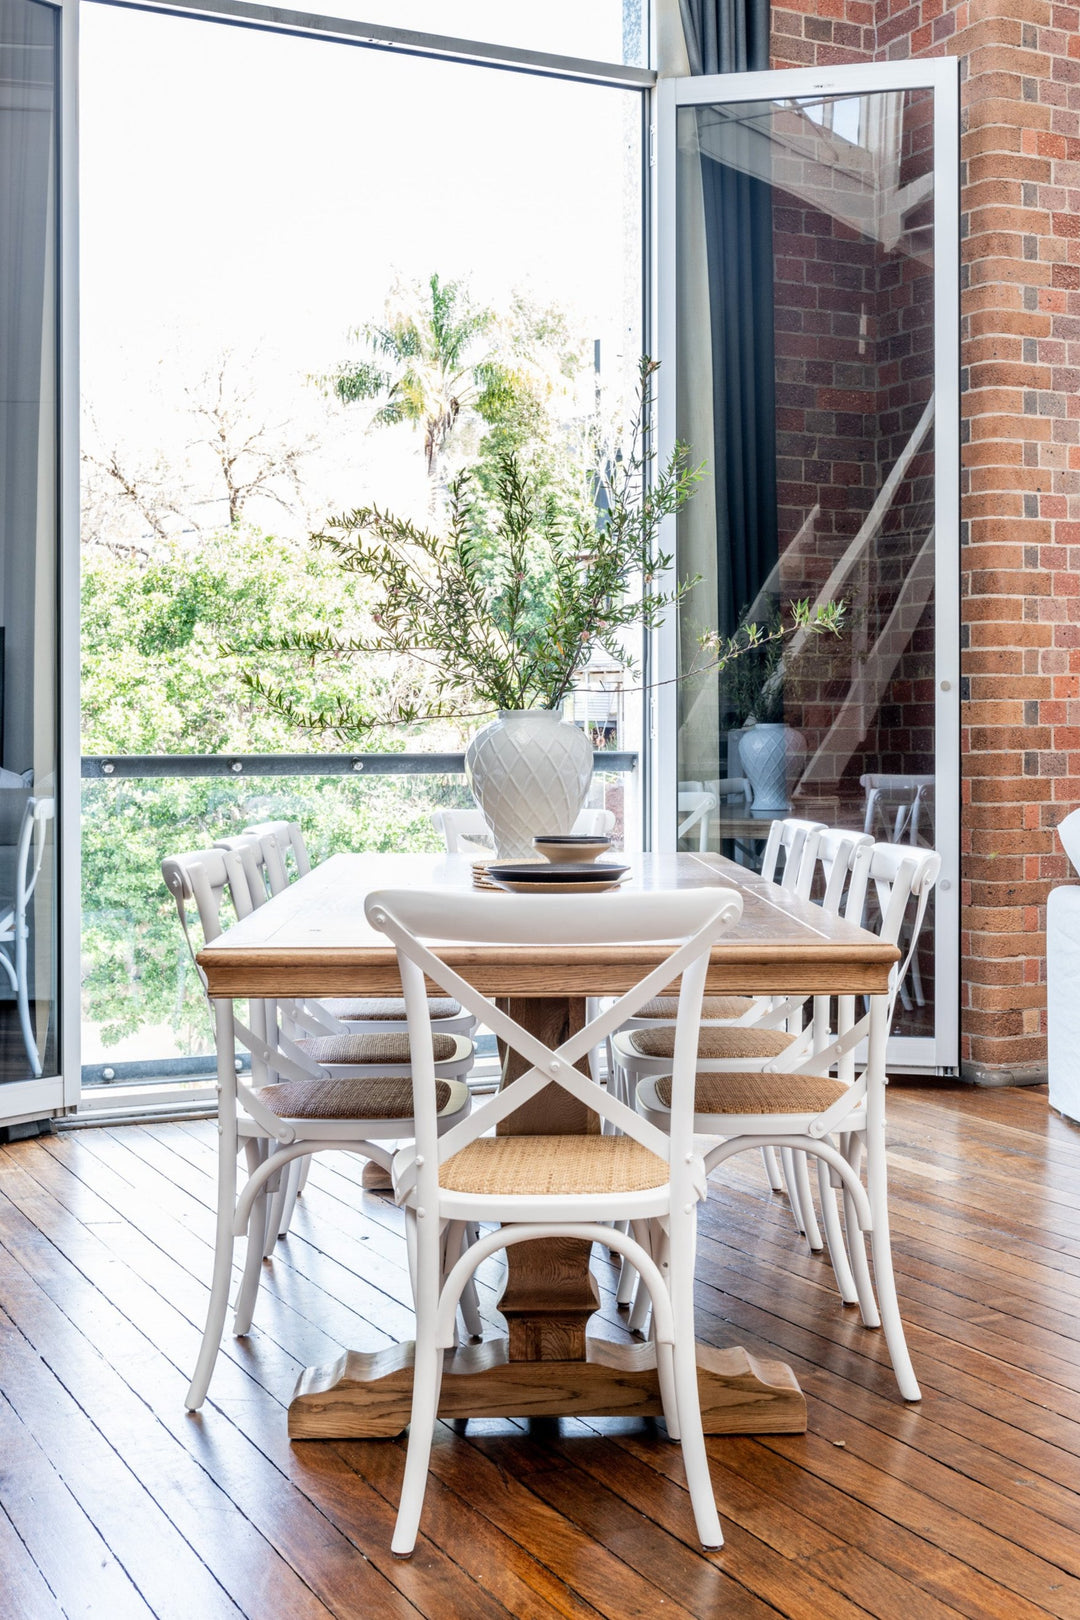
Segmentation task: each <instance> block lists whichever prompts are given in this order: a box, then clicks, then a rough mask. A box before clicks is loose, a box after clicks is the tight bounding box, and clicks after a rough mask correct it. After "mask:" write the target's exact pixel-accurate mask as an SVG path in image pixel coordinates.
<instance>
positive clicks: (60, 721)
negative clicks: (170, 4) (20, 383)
mask: <svg viewBox="0 0 1080 1620" xmlns="http://www.w3.org/2000/svg"><path fill="white" fill-rule="evenodd" d="M36 3H37V4H41V5H46V6H48V7H49V9H50V10H52V11H54V12H56V13H58V14H59V17H60V75H59V94H60V106H59V116H58V120H57V129H58V147H59V151H58V161H57V165H56V171H55V172H56V176H57V181H58V187H59V198H58V207H57V209H56V214H55V216H54V217H55V223H56V226H57V228H58V230H59V233H60V239H59V245H58V252H57V257H56V265H57V276H58V289H57V319H58V327H59V332H58V340H59V347H58V353H57V364H56V387H57V389H58V394H59V405H58V433H59V467H58V482H59V491H58V515H59V530H60V535H59V555H58V558H57V570H56V582H57V632H56V634H57V640H56V659H57V694H58V697H57V710H58V712H57V716H56V724H57V747H56V757H57V791H56V798H57V816H56V821H55V823H54V827H55V837H56V849H55V874H56V879H55V881H56V899H55V906H56V919H57V932H58V937H57V942H56V953H57V954H56V963H57V969H56V986H55V997H56V999H55V1003H54V1011H53V1016H54V1018H55V1019H56V1027H57V1033H58V1039H57V1041H56V1042H55V1043H54V1046H55V1050H56V1053H57V1059H58V1067H57V1070H56V1072H54V1073H52V1074H43V1075H42V1076H41V1077H40V1078H39V1079H28V1080H13V1081H5V1082H3V1083H0V1125H10V1124H18V1123H20V1122H21V1121H23V1120H32V1119H41V1118H44V1117H47V1116H51V1115H56V1114H63V1113H70V1112H72V1111H73V1110H74V1109H75V1107H76V1105H77V1104H78V1101H79V1090H80V1086H81V1063H80V1048H79V1033H80V1032H79V979H80V973H79V927H80V908H79V893H80V881H79V817H80V800H81V792H80V787H81V784H80V772H81V761H80V746H79V717H80V715H79V369H78V144H77V132H78V122H77V121H78V88H77V87H78V54H79V52H78V0H36Z"/></svg>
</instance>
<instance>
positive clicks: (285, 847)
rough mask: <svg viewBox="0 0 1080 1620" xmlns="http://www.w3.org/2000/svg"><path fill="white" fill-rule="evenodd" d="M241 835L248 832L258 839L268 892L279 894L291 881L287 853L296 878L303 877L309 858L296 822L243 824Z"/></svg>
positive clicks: (309, 864)
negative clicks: (264, 866) (290, 858)
mask: <svg viewBox="0 0 1080 1620" xmlns="http://www.w3.org/2000/svg"><path fill="white" fill-rule="evenodd" d="M244 834H245V835H247V834H251V835H253V836H254V837H256V838H257V839H258V840H259V843H260V845H261V847H262V852H263V860H264V862H265V865H266V878H267V882H268V883H269V885H270V893H271V894H280V893H281V891H282V889H287V888H288V886H289V884H290V883H291V882H292V874H291V873H290V871H289V857H290V856H291V857H292V862H293V865H294V866H295V868H296V876H297V877H305V876H306V875H307V873H308V872H310V871H311V857H310V856H309V855H308V852H307V845H306V844H305V843H304V835H303V833H302V832H301V831H300V827H299V824H298V823H297V822H295V821H257V822H255V823H254V824H253V825H252V826H250V827H245V828H244Z"/></svg>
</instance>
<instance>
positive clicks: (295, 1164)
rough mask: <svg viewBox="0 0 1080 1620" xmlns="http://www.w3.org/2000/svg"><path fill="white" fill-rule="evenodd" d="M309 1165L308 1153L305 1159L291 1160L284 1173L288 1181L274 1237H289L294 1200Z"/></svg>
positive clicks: (309, 1157) (309, 1156)
mask: <svg viewBox="0 0 1080 1620" xmlns="http://www.w3.org/2000/svg"><path fill="white" fill-rule="evenodd" d="M310 1164H311V1154H310V1153H309V1154H308V1155H307V1157H306V1158H303V1159H293V1161H292V1163H291V1164H290V1165H289V1167H288V1169H287V1170H286V1172H285V1174H286V1176H287V1177H288V1180H287V1182H286V1184H285V1196H284V1198H283V1199H282V1203H281V1214H280V1215H279V1216H278V1223H277V1231H276V1232H275V1233H274V1236H275V1237H288V1235H289V1227H290V1226H291V1225H292V1218H293V1213H294V1211H295V1209H296V1200H297V1199H298V1198H299V1196H300V1187H301V1184H302V1182H303V1180H304V1179H305V1177H306V1176H307V1171H308V1167H309V1165H310Z"/></svg>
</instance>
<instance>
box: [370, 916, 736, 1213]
mask: <svg viewBox="0 0 1080 1620" xmlns="http://www.w3.org/2000/svg"><path fill="white" fill-rule="evenodd" d="M504 899H505V900H506V901H507V903H506V904H505V905H504V904H503V900H504ZM364 910H365V914H366V916H367V919H368V922H369V923H370V924H371V926H372V927H373V928H376V929H378V930H379V932H380V933H384V934H387V935H388V936H389V937H390V939H392V940H393V942H394V945H395V947H396V949H397V957H398V969H399V972H400V974H401V982H402V986H403V988H404V991H405V1005H406V1011H407V1018H408V1029H409V1040H410V1044H411V1061H412V1072H413V1107H414V1117H415V1120H416V1151H417V1157H416V1166H417V1171H416V1184H417V1185H418V1187H419V1188H420V1190H421V1192H424V1191H425V1189H426V1188H430V1189H431V1191H432V1193H434V1192H435V1190H436V1189H437V1185H438V1167H439V1164H440V1163H441V1161H442V1160H444V1159H445V1158H447V1157H448V1156H449V1155H450V1154H452V1153H456V1152H457V1151H458V1150H459V1149H460V1148H462V1147H464V1146H466V1145H467V1144H468V1143H469V1142H472V1141H474V1140H475V1139H476V1138H477V1137H479V1136H482V1135H484V1133H485V1132H486V1131H488V1130H489V1129H490V1128H491V1127H492V1126H493V1125H495V1124H497V1123H499V1122H500V1121H501V1120H503V1119H506V1118H507V1117H508V1116H509V1115H510V1114H512V1113H515V1112H516V1111H517V1109H518V1108H520V1107H521V1106H522V1105H523V1104H525V1103H527V1102H529V1101H530V1100H531V1098H532V1097H534V1096H535V1095H536V1093H537V1092H539V1091H541V1090H542V1089H543V1088H544V1087H545V1086H548V1085H551V1084H556V1085H558V1086H560V1087H562V1088H563V1089H564V1090H566V1091H568V1092H570V1093H571V1095H573V1096H574V1097H576V1098H577V1099H578V1100H579V1101H580V1102H581V1103H583V1104H584V1106H585V1107H586V1108H587V1109H589V1110H590V1111H592V1112H594V1113H597V1114H599V1115H601V1117H602V1118H605V1119H608V1120H610V1121H611V1122H612V1123H613V1124H614V1125H615V1126H616V1127H617V1128H618V1129H619V1130H620V1131H622V1132H624V1133H625V1134H627V1135H630V1136H633V1137H635V1138H636V1139H637V1140H638V1141H639V1142H641V1143H643V1144H644V1145H645V1146H646V1147H649V1148H651V1149H652V1151H653V1152H655V1153H658V1154H659V1155H660V1157H661V1158H664V1159H666V1160H668V1161H669V1163H670V1165H671V1169H672V1181H673V1183H674V1181H675V1178H676V1169H677V1167H678V1171H679V1173H683V1172H685V1171H686V1169H687V1167H688V1165H689V1163H690V1162H691V1160H692V1159H693V1151H692V1149H693V1100H694V1080H695V1073H696V1067H697V1062H696V1060H697V1042H698V1026H699V1023H700V1018H701V999H702V995H703V993H704V989H705V978H706V974H707V972H708V965H709V951H710V948H711V946H712V945H713V944H714V943H715V941H716V940H718V939H719V938H720V936H721V935H722V934H723V933H724V932H725V930H726V929H727V928H728V927H729V926H730V925H731V923H733V922H735V921H736V920H737V919H738V917H739V916H740V915H741V913H742V899H741V897H740V896H739V894H738V893H736V892H735V891H734V890H732V889H723V888H708V889H687V890H680V891H676V892H671V891H658V892H653V893H645V894H611V895H607V896H605V897H604V900H603V901H602V902H600V903H598V901H597V897H596V896H592V895H559V896H554V895H510V896H502V895H500V896H499V897H498V898H497V899H495V900H494V903H493V897H492V896H491V895H482V894H467V893H465V894H460V895H458V894H455V895H448V894H447V893H446V891H445V890H442V891H434V892H425V891H422V890H417V889H382V890H378V891H376V892H375V893H373V894H370V895H369V896H368V898H367V901H366V903H365V907H364ZM432 938H434V939H437V940H439V941H441V942H453V943H460V944H475V943H480V942H483V943H485V944H488V945H511V946H512V945H567V946H571V947H573V948H580V947H581V946H588V945H600V944H607V943H611V942H612V941H618V942H619V943H620V944H633V943H639V944H644V943H653V942H663V943H664V944H671V945H673V949H672V950H671V951H670V952H665V953H664V958H663V960H662V961H661V963H660V964H659V966H658V967H656V968H654V969H653V970H652V971H651V972H649V973H648V974H646V975H645V977H644V978H643V979H641V981H640V982H639V983H638V984H637V985H635V986H634V988H633V989H632V990H630V991H628V992H627V993H626V994H625V995H622V996H620V997H619V998H618V999H617V1000H616V1001H615V1003H614V1005H613V1006H612V1007H610V1008H608V1009H607V1010H606V1011H605V1012H602V1013H601V1014H600V1015H599V1016H598V1017H597V1018H594V1019H593V1020H592V1021H591V1022H590V1023H588V1024H587V1025H586V1026H585V1028H584V1029H581V1030H578V1031H577V1032H576V1033H575V1034H574V1035H572V1036H571V1037H570V1038H569V1040H567V1041H565V1042H564V1043H563V1044H562V1045H561V1046H560V1047H559V1048H558V1050H557V1051H553V1050H551V1049H550V1048H549V1047H547V1046H545V1045H544V1043H543V1042H542V1041H540V1040H538V1039H537V1038H536V1036H534V1035H532V1034H530V1033H529V1032H528V1031H527V1030H524V1029H522V1027H521V1026H520V1025H519V1024H517V1023H516V1022H515V1021H514V1020H513V1019H512V1018H510V1017H509V1016H508V1014H507V1013H506V1012H504V1011H503V1010H502V1009H501V1008H500V1007H499V1006H498V1005H497V1004H496V1003H495V1002H494V1001H491V1000H489V999H488V998H487V997H486V996H484V995H483V994H481V992H480V991H478V990H477V989H476V988H475V987H474V986H473V985H472V984H471V983H469V982H468V981H467V980H466V979H464V978H462V977H461V976H460V975H459V974H458V973H456V972H455V971H454V970H453V969H452V968H451V967H450V966H449V965H448V964H447V962H446V961H445V960H444V959H443V958H442V956H440V954H439V953H438V951H437V950H434V949H432V948H431V947H430V946H428V945H426V944H425V943H424V941H425V940H430V939H432ZM443 948H444V946H443V945H440V946H439V950H442V949H443ZM679 975H681V993H680V997H679V1009H678V1016H677V1019H676V1024H675V1051H674V1057H673V1059H672V1099H671V1108H672V1117H671V1136H670V1139H669V1140H668V1141H666V1142H665V1140H664V1134H663V1133H662V1132H654V1128H653V1127H652V1126H650V1125H649V1124H648V1123H647V1122H646V1121H645V1120H644V1119H643V1118H642V1117H641V1116H640V1115H638V1114H636V1113H634V1111H633V1110H632V1109H630V1108H628V1107H627V1106H626V1105H625V1104H624V1103H622V1102H620V1101H619V1099H618V1098H617V1097H616V1096H615V1095H614V1093H613V1092H609V1091H606V1090H605V1089H604V1088H602V1087H599V1086H596V1085H594V1084H593V1082H592V1081H591V1080H590V1079H589V1077H588V1075H587V1074H582V1073H581V1071H580V1070H579V1069H577V1068H576V1067H575V1065H576V1063H578V1062H579V1061H580V1060H581V1059H583V1058H586V1057H587V1055H588V1053H589V1052H590V1051H591V1050H592V1048H593V1047H594V1046H596V1045H597V1044H598V1043H600V1042H602V1041H603V1040H605V1039H606V1037H607V1036H608V1035H610V1034H613V1033H614V1032H615V1031H616V1030H617V1029H618V1028H619V1027H620V1025H621V1024H622V1023H623V1022H624V1020H625V1019H627V1018H629V1017H632V1016H633V1015H634V1013H636V1012H637V1010H638V1008H639V1007H641V1006H642V1005H643V1004H644V1003H645V1002H646V1001H647V1000H648V999H649V998H650V997H651V996H654V995H657V994H659V993H660V992H661V991H662V990H664V989H666V988H667V987H668V985H670V983H671V982H672V980H673V978H675V977H677V976H679ZM425 976H426V978H427V979H430V980H432V981H434V982H435V983H436V984H439V985H440V986H441V987H442V988H443V989H444V990H446V992H447V993H448V994H451V995H453V996H455V997H456V999H457V1000H459V1001H460V1002H461V1003H462V1005H463V1006H465V1007H467V1008H468V1009H469V1011H470V1012H471V1013H473V1014H474V1015H475V1016H476V1017H477V1018H478V1019H479V1020H480V1022H481V1023H482V1024H484V1025H485V1026H486V1027H487V1028H488V1029H490V1030H492V1031H493V1032H494V1033H495V1034H496V1035H497V1036H498V1037H499V1038H500V1039H501V1040H502V1041H504V1042H505V1043H506V1045H507V1046H508V1047H510V1048H512V1049H513V1050H514V1051H515V1052H517V1053H518V1054H519V1055H520V1056H521V1057H522V1058H524V1060H525V1061H526V1063H527V1064H530V1065H531V1067H530V1068H528V1069H527V1070H526V1072H525V1073H524V1074H523V1075H521V1076H520V1078H518V1079H516V1080H515V1081H514V1082H513V1083H512V1084H511V1085H508V1086H505V1087H504V1088H503V1089H502V1090H501V1091H500V1092H499V1093H498V1095H497V1096H496V1097H494V1098H493V1099H492V1100H491V1101H490V1102H486V1103H484V1104H483V1105H482V1106H481V1107H480V1108H474V1110H473V1112H472V1114H471V1115H470V1116H469V1118H468V1119H467V1120H465V1121H463V1122H462V1123H461V1124H460V1125H455V1126H454V1127H452V1129H451V1130H450V1131H448V1132H447V1133H446V1134H445V1135H444V1136H442V1137H439V1135H438V1132H437V1126H436V1106H435V1070H434V1063H433V1057H432V1045H431V1023H430V1020H429V1018H428V1013H427V995H428V992H427V989H426V984H425Z"/></svg>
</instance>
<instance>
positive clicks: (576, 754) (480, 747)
mask: <svg viewBox="0 0 1080 1620" xmlns="http://www.w3.org/2000/svg"><path fill="white" fill-rule="evenodd" d="M592 756H593V750H592V743H591V742H590V741H589V739H588V737H587V736H586V735H585V733H584V731H582V729H581V727H580V726H575V725H572V724H571V722H570V721H569V720H564V719H563V718H562V716H561V715H560V714H559V713H558V712H557V711H556V710H554V709H515V710H506V709H503V710H500V712H499V715H498V718H497V719H495V720H492V722H491V724H490V725H487V726H484V728H483V729H482V730H481V731H478V732H477V733H476V736H475V737H474V738H473V739H472V741H471V742H470V743H469V746H468V748H467V749H466V750H465V776H466V779H467V780H468V783H469V786H470V788H471V789H472V793H473V797H474V799H475V800H476V802H477V804H478V805H479V806H480V809H481V811H482V812H483V816H484V820H485V821H486V822H487V824H488V826H489V827H490V828H491V833H492V837H493V838H494V840H495V852H496V854H497V855H499V856H501V857H503V858H506V859H515V858H516V857H518V856H521V855H533V854H535V851H534V849H533V843H532V841H533V838H534V836H535V835H536V834H537V833H568V832H570V830H571V828H572V827H573V825H574V821H575V819H576V817H577V814H578V811H579V810H580V809H581V806H582V805H583V804H584V802H585V795H586V793H587V792H588V790H589V781H590V778H591V777H592Z"/></svg>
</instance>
